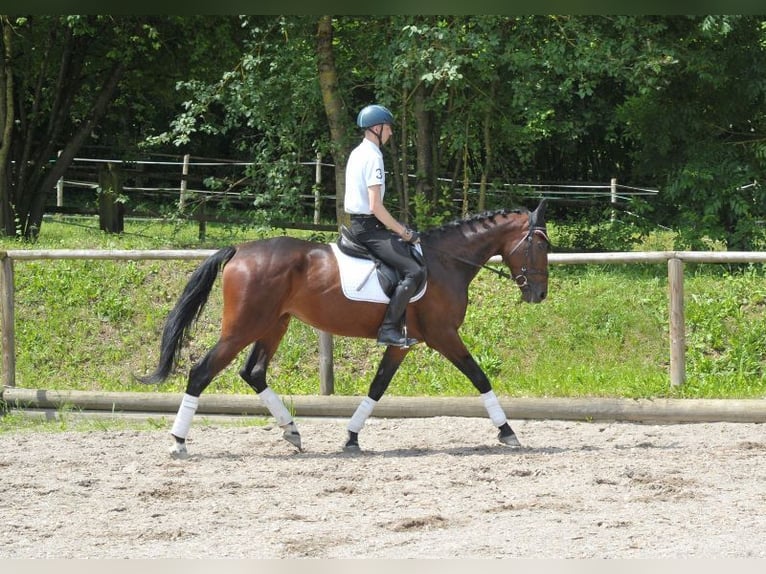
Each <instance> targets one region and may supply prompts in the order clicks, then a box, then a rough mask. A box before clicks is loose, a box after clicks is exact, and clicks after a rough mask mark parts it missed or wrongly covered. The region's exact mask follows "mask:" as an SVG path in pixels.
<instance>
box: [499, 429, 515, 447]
mask: <svg viewBox="0 0 766 574" xmlns="http://www.w3.org/2000/svg"><path fill="white" fill-rule="evenodd" d="M497 440H499V441H500V442H501V443H503V444H504V445H506V446H521V443H520V442H519V439H517V438H516V435H515V434H513V432H511V434H506V435H503V433H502V432H499V433H497Z"/></svg>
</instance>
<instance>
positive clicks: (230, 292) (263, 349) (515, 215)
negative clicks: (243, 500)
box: [138, 200, 550, 458]
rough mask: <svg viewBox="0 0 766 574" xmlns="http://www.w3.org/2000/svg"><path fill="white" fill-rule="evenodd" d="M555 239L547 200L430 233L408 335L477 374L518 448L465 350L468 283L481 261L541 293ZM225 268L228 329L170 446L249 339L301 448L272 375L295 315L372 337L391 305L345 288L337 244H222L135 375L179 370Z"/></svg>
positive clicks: (255, 369) (261, 388)
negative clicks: (154, 359)
mask: <svg viewBox="0 0 766 574" xmlns="http://www.w3.org/2000/svg"><path fill="white" fill-rule="evenodd" d="M549 243H550V242H549V239H548V236H547V232H546V227H545V200H543V201H541V202H540V204H539V205H538V207H537V208H536V209H535V210H534V211H529V210H527V209H525V208H521V209H516V210H499V211H494V212H488V213H484V214H481V215H477V216H473V217H471V218H467V219H463V220H458V221H455V222H453V223H450V224H447V225H444V226H441V227H437V228H434V229H431V230H427V231H425V232H423V233H422V234H421V248H422V253H423V258H424V260H425V263H426V268H427V273H428V285H427V289H426V292H425V294H424V295H423V296H422V297H421V298H420V299H418V300H417V301H414V302H411V303H410V304H409V306H408V309H407V315H406V328H407V333H408V336H411V337H414V338H415V339H417V340H418V341H423V342H424V343H425V344H426V345H428V346H429V347H431V348H432V349H434V350H436V351H438V352H439V353H441V354H442V355H443V356H444V357H446V358H447V359H448V360H449V361H451V362H452V363H453V364H454V365H455V366H456V367H457V368H458V369H459V370H460V371H461V372H462V373H463V374H464V375H465V376H466V377H468V379H469V380H470V381H471V383H473V386H474V387H476V390H477V391H478V392H479V393H480V395H481V398H482V400H483V403H484V406H485V408H486V410H487V413H488V415H489V418H490V420H491V421H492V423H493V424H494V426H495V427H497V428H498V429H499V431H498V440H499V441H500V442H501V443H503V444H505V445H509V446H519V441H518V439H517V438H516V435H515V433H514V432H513V430H512V429H511V427H510V425H509V424H508V421H507V419H506V416H505V413H504V412H503V408H502V407H501V405H500V403H499V401H498V399H497V396H496V395H495V393H494V392H493V390H492V386H491V384H490V381H489V379H488V378H487V376H486V375H485V374H484V372H483V371H482V369H481V368H480V367H479V365H478V363H477V362H476V361H475V360H474V358H473V357H472V356H471V353H470V352H469V351H468V349H467V348H466V346H465V344H464V343H463V341H462V339H461V338H460V335H459V334H458V329H459V328H460V326H461V325H462V323H463V320H464V319H465V313H466V309H467V306H468V285H469V284H470V283H471V281H472V280H473V279H474V277H476V275H477V274H478V272H479V270H480V269H481V268H483V267H486V268H487V269H491V270H492V271H495V272H496V273H498V274H501V275H503V276H505V277H509V278H512V279H513V280H514V281H515V283H516V285H517V286H518V288H519V289H520V291H521V298H522V300H523V301H525V302H528V303H540V302H542V301H543V300H544V299H545V297H546V295H547V289H548V251H549ZM496 255H499V256H501V257H502V260H503V262H504V263H505V265H506V266H507V267H508V268H509V270H510V272H511V274H510V275H508V274H507V273H505V272H504V271H501V270H497V269H494V268H491V267H488V266H487V265H486V263H487V262H488V261H489V259H490V258H491V257H493V256H496ZM221 270H222V271H221ZM219 271H220V272H221V274H222V281H223V283H222V285H223V286H222V289H223V312H222V321H221V332H220V336H219V338H218V341H217V342H216V343H215V345H214V346H213V347H212V348H211V349H210V350H209V351H208V352H207V354H206V355H205V356H204V357H203V358H202V359H201V360H200V361H199V362H197V363H196V364H195V365H194V366H192V368H191V369H190V371H189V376H188V382H187V385H186V390H185V393H184V395H183V397H182V400H181V405H180V407H179V409H178V413H177V414H176V417H175V420H174V423H173V427H172V429H171V434H172V436H173V440H174V442H173V445H172V448H171V455H172V456H173V457H175V458H185V457H187V456H188V451H187V446H186V437H187V435H188V432H189V429H190V427H191V422H192V418H193V417H194V414H195V412H196V410H197V406H198V401H199V396H200V395H201V394H202V392H203V391H204V390H205V389H206V388H207V386H208V385H209V384H210V382H211V381H212V379H213V378H214V377H215V376H216V375H217V374H218V373H220V371H221V370H223V369H224V368H225V367H226V366H227V365H228V364H229V363H231V361H233V360H234V359H235V358H236V356H237V355H238V354H239V353H240V352H241V351H242V350H243V349H245V348H246V347H248V346H249V345H252V349H251V351H250V353H249V355H248V357H247V359H246V360H245V363H244V366H243V367H242V369H241V370H240V371H239V375H240V376H241V377H242V378H243V379H244V380H245V382H247V383H248V385H250V387H252V389H253V390H254V391H255V392H256V393H257V394H258V396H259V398H260V399H261V401H262V402H263V404H264V405H265V406H266V408H267V409H268V411H269V412H270V413H271V415H272V416H273V417H274V418H275V420H276V422H277V423H278V424H279V426H280V427H281V428H282V429H283V431H284V432H283V438H284V439H285V440H287V441H288V442H290V443H291V444H292V445H294V446H295V447H296V448H297V449H298V450H301V436H300V433H299V432H298V427H297V426H296V424H295V421H294V420H293V417H292V415H291V414H290V412H289V411H288V409H287V408H286V407H285V405H284V403H283V401H282V400H281V399H280V398H279V396H278V395H277V394H276V393H275V392H274V391H273V390H272V388H271V387H270V386H269V385H268V384H267V382H266V370H267V368H268V366H269V362H270V361H271V359H272V357H273V356H274V353H275V352H276V351H277V347H278V346H279V343H280V341H281V340H282V337H283V336H284V335H285V332H286V331H287V327H288V324H289V322H290V319H291V318H292V317H296V318H297V319H299V320H300V321H303V322H304V323H307V324H309V325H311V326H313V327H315V328H317V329H319V330H321V331H325V332H327V333H332V334H335V335H341V336H346V337H365V338H373V339H374V338H375V337H376V336H377V332H378V327H379V326H380V323H381V321H382V319H383V314H384V312H385V310H386V305H385V304H379V303H370V302H363V301H354V300H351V299H349V298H346V296H345V295H344V294H343V292H342V288H341V284H340V278H339V267H338V262H337V259H336V256H335V255H334V254H333V252H332V246H330V245H326V244H322V243H317V242H313V241H306V240H302V239H296V238H292V237H286V236H283V237H276V238H271V239H262V240H256V241H249V242H245V243H242V244H240V245H236V246H229V247H224V248H222V249H220V250H219V251H217V252H216V253H214V254H213V255H211V256H210V257H209V258H208V259H206V260H205V261H204V262H202V263H201V264H200V265H199V267H197V269H196V270H195V271H194V272H193V273H192V275H191V277H190V278H189V281H188V283H187V284H186V287H185V288H184V290H183V292H182V294H181V296H180V298H179V300H178V301H177V303H176V305H175V306H174V308H173V309H172V310H171V311H170V313H169V314H168V316H167V318H166V320H165V324H164V327H163V332H162V342H161V345H160V358H159V363H158V366H157V368H156V369H155V371H154V372H153V373H151V374H150V375H147V376H145V377H138V379H139V380H140V381H142V382H143V383H146V384H157V383H159V382H161V381H163V380H165V379H166V378H167V377H168V376H169V375H170V373H171V371H172V370H173V368H174V367H175V366H176V361H177V356H178V354H179V352H180V350H181V348H182V346H183V343H184V340H185V339H186V338H187V337H188V336H189V334H190V331H191V329H192V327H193V325H194V323H195V321H196V319H197V318H198V317H199V314H200V313H201V311H202V309H203V307H204V306H205V303H206V302H207V299H208V297H209V295H210V292H211V290H212V288H213V285H214V283H215V281H216V279H217V276H218V274H219ZM409 350H410V348H402V347H393V346H389V347H386V349H385V351H384V353H383V358H382V360H381V361H380V364H379V366H378V369H377V372H376V373H375V376H374V377H373V379H372V382H371V384H370V387H369V392H368V394H367V396H366V397H364V399H363V400H362V401H361V402H360V404H359V406H358V408H357V409H356V411H355V412H354V414H353V416H352V417H351V419H350V420H349V423H348V428H347V431H348V438H347V440H346V443H345V445H344V447H343V449H344V450H346V451H355V450H359V448H360V447H359V432H360V431H361V429H362V427H363V426H364V424H365V422H366V420H367V418H368V417H369V416H370V415H371V414H372V411H373V409H374V407H375V404H376V403H377V402H378V401H379V400H380V399H381V397H382V396H383V394H384V393H385V391H386V389H387V388H388V385H389V383H390V382H391V379H392V377H393V376H394V374H395V373H396V371H397V369H398V368H399V365H400V364H401V362H402V360H403V359H404V358H405V356H406V355H407V353H408V352H409Z"/></svg>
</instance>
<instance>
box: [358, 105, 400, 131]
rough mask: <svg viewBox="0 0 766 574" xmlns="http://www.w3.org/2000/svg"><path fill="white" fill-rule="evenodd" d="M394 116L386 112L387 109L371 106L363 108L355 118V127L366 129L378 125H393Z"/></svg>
mask: <svg viewBox="0 0 766 574" xmlns="http://www.w3.org/2000/svg"><path fill="white" fill-rule="evenodd" d="M393 123H394V114H392V113H391V112H390V111H388V108H385V107H383V106H380V105H378V104H373V105H371V106H365V107H364V108H362V110H361V111H360V112H359V115H358V116H357V117H356V125H358V126H359V127H360V128H364V129H367V128H369V127H372V126H377V125H378V124H393Z"/></svg>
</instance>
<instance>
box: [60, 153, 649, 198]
mask: <svg viewBox="0 0 766 574" xmlns="http://www.w3.org/2000/svg"><path fill="white" fill-rule="evenodd" d="M254 165H255V164H254V163H253V162H246V161H241V160H227V159H215V158H200V157H192V156H191V155H190V154H185V155H184V156H181V157H179V158H178V159H173V160H159V159H149V160H123V159H103V158H89V157H77V158H74V160H73V162H72V166H71V168H70V170H69V171H68V172H67V174H65V176H64V177H63V178H62V179H61V180H60V181H59V182H58V185H57V200H56V205H57V207H63V206H64V204H65V190H67V189H73V188H74V189H91V190H98V189H99V188H100V187H101V185H100V182H99V171H100V170H102V169H104V168H105V166H109V167H114V166H118V167H119V169H121V170H122V171H123V173H124V175H125V176H126V177H125V180H126V182H125V184H124V185H123V186H122V191H123V192H124V193H143V194H156V195H158V196H161V195H167V194H172V195H175V196H177V198H178V202H179V205H181V206H183V205H184V203H185V202H186V200H187V199H189V198H190V197H193V196H204V197H205V198H207V199H213V200H226V199H228V200H232V201H236V200H238V199H239V198H240V197H241V192H242V191H243V189H244V188H245V187H246V186H247V184H248V178H247V177H246V176H243V172H244V171H245V170H244V168H247V167H251V166H254ZM299 165H302V166H305V167H306V168H313V170H314V183H315V186H314V190H312V191H311V193H306V194H302V195H301V199H304V200H311V201H314V202H315V204H316V203H321V202H323V201H334V200H335V194H334V193H326V192H323V190H322V183H323V181H326V179H325V178H324V177H323V175H322V174H323V172H324V171H325V170H326V169H330V170H331V172H333V173H334V169H335V165H334V164H333V163H328V162H325V161H323V160H322V157H321V156H319V155H318V156H317V157H316V159H314V160H313V161H304V162H299ZM232 168H233V169H234V170H236V171H232ZM227 170H228V171H227ZM222 173H224V174H225V175H226V176H227V177H228V178H231V179H232V182H231V184H230V185H229V187H228V188H227V189H223V190H220V189H211V188H210V187H205V186H204V182H205V181H206V180H208V181H209V180H210V178H214V177H216V176H217V175H218V176H220V175H221V174H222ZM408 178H410V179H411V180H412V181H415V179H416V176H415V175H414V174H409V175H408ZM437 181H438V182H439V183H440V184H443V185H445V186H451V187H452V188H453V190H454V191H455V192H456V193H457V192H462V191H463V190H464V189H465V188H467V189H468V190H469V192H472V193H478V190H479V188H480V187H481V183H480V182H469V183H468V184H467V186H466V184H464V183H463V182H456V181H454V180H453V179H450V178H443V177H441V178H437ZM190 184H192V185H190ZM513 190H517V191H518V190H522V191H524V192H527V193H528V194H529V195H531V196H533V197H536V198H543V197H545V198H548V199H554V200H555V199H561V198H608V199H609V201H610V202H611V203H617V202H618V201H628V200H630V199H631V198H632V197H636V196H654V195H657V194H658V193H659V190H657V189H650V188H646V187H637V186H632V185H625V184H620V183H618V180H617V178H612V179H611V181H610V182H609V183H583V184H572V183H527V182H507V183H494V184H492V185H490V186H489V188H488V189H487V193H489V194H503V193H507V192H509V191H513Z"/></svg>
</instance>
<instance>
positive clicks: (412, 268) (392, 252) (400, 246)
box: [350, 217, 425, 285]
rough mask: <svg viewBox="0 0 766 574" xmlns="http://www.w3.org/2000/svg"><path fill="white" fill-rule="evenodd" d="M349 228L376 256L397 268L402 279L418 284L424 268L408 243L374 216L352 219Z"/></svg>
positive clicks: (423, 273)
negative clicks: (411, 251) (413, 255)
mask: <svg viewBox="0 0 766 574" xmlns="http://www.w3.org/2000/svg"><path fill="white" fill-rule="evenodd" d="M350 229H351V232H352V233H353V234H354V235H355V236H356V238H357V240H358V241H359V242H360V243H363V244H364V245H365V246H366V247H367V249H369V250H370V252H371V253H372V254H373V255H374V256H375V257H376V258H378V259H380V260H381V261H383V262H384V263H387V264H388V265H390V266H391V267H393V268H395V269H397V270H398V271H399V272H401V274H402V276H403V279H410V281H411V282H412V284H413V285H418V284H420V282H421V281H422V279H423V278H424V275H425V269H424V268H423V267H421V266H420V264H419V263H418V262H417V261H415V259H414V258H413V257H412V255H411V254H410V249H411V246H410V244H409V243H407V242H405V241H403V240H402V239H401V238H400V237H399V236H398V235H397V234H396V233H394V232H393V231H389V230H388V229H386V228H385V226H384V225H383V224H382V223H380V221H378V220H377V218H375V217H370V218H365V219H361V220H359V219H352V220H351V226H350Z"/></svg>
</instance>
